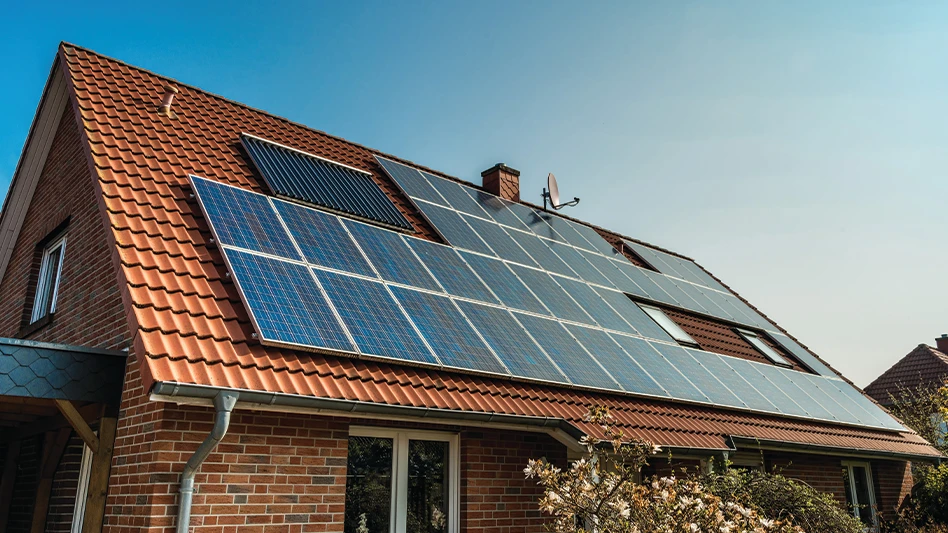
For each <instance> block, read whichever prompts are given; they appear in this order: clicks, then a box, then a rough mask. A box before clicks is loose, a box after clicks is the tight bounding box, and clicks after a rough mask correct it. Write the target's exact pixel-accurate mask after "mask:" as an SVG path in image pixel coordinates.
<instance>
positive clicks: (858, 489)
mask: <svg viewBox="0 0 948 533" xmlns="http://www.w3.org/2000/svg"><path fill="white" fill-rule="evenodd" d="M850 470H851V471H852V473H851V475H850ZM843 482H844V484H845V486H846V501H847V502H848V503H849V506H850V507H851V508H852V510H853V515H855V516H856V517H857V518H859V520H861V521H862V523H863V524H866V525H867V526H870V527H873V526H875V517H874V516H873V509H872V496H871V495H870V491H871V490H872V489H871V488H870V487H869V475H868V472H867V471H866V467H864V466H860V465H853V466H850V467H848V468H844V469H843Z"/></svg>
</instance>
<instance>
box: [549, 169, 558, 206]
mask: <svg viewBox="0 0 948 533" xmlns="http://www.w3.org/2000/svg"><path fill="white" fill-rule="evenodd" d="M546 186H547V188H548V189H550V203H552V204H553V205H554V206H557V205H560V188H559V187H558V186H557V185H556V176H554V175H553V173H552V172H550V175H549V176H547V177H546Z"/></svg>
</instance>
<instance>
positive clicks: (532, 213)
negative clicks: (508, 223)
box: [511, 204, 566, 242]
mask: <svg viewBox="0 0 948 533" xmlns="http://www.w3.org/2000/svg"><path fill="white" fill-rule="evenodd" d="M511 209H512V210H513V212H514V214H515V215H517V217H518V218H519V219H520V221H521V222H523V223H524V224H525V225H526V226H527V227H528V228H530V231H532V232H533V233H535V234H537V235H539V236H541V237H546V238H547V239H551V240H554V241H558V242H566V241H565V239H563V237H561V236H560V234H559V233H557V232H556V230H554V229H553V226H551V225H550V223H549V222H547V217H549V216H550V215H544V214H543V213H541V212H540V211H537V210H536V209H533V208H532V207H527V206H525V205H523V204H514V205H513V206H512V207H511Z"/></svg>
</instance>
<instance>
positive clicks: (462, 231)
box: [419, 204, 494, 255]
mask: <svg viewBox="0 0 948 533" xmlns="http://www.w3.org/2000/svg"><path fill="white" fill-rule="evenodd" d="M419 207H420V208H421V212H422V213H423V214H424V215H425V217H426V218H427V219H428V220H429V221H431V223H432V224H433V225H434V227H435V229H436V230H438V233H440V234H441V235H442V236H443V237H444V238H445V239H447V241H448V242H449V243H450V244H451V246H457V247H458V248H464V249H465V250H471V251H474V252H480V253H482V254H487V255H494V252H493V251H491V249H490V248H488V247H487V245H486V244H484V241H483V240H482V239H481V238H480V237H478V236H477V233H475V232H474V230H472V229H471V227H470V226H468V225H467V223H465V222H464V219H463V218H461V215H460V213H458V212H457V211H452V210H450V209H445V208H443V207H438V206H436V205H432V204H419Z"/></svg>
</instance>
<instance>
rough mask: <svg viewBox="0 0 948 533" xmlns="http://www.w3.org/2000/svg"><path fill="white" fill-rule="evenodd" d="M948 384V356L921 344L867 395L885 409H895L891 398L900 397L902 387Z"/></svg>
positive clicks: (890, 369) (878, 379)
mask: <svg viewBox="0 0 948 533" xmlns="http://www.w3.org/2000/svg"><path fill="white" fill-rule="evenodd" d="M936 384H937V385H946V384H948V355H946V354H944V353H942V352H940V351H938V350H936V349H935V348H932V347H931V346H929V345H927V344H919V345H918V346H916V347H915V349H914V350H912V351H911V352H909V353H908V355H906V356H905V357H903V358H902V359H899V361H898V362H897V363H895V364H894V365H892V367H891V368H889V369H888V370H886V371H885V372H883V373H882V375H880V376H879V377H877V378H876V379H875V381H873V382H872V383H870V384H869V386H867V387H866V394H868V395H870V396H872V397H873V398H875V400H876V401H877V402H879V403H881V404H883V405H891V404H892V400H891V398H890V396H889V395H890V394H892V395H895V396H898V392H899V389H900V387H904V388H910V389H914V388H916V387H918V386H929V385H936Z"/></svg>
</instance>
